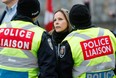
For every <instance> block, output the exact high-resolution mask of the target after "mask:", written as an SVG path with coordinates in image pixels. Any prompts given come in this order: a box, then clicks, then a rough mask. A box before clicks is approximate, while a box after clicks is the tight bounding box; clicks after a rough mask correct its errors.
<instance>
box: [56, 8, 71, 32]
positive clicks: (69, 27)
mask: <svg viewBox="0 0 116 78" xmlns="http://www.w3.org/2000/svg"><path fill="white" fill-rule="evenodd" d="M59 11H60V12H61V13H62V14H63V15H64V17H65V18H66V20H67V23H68V31H69V32H71V31H72V25H71V23H70V21H69V11H68V10H67V9H64V8H61V9H59V10H57V11H56V12H55V13H54V14H56V13H57V12H59Z"/></svg>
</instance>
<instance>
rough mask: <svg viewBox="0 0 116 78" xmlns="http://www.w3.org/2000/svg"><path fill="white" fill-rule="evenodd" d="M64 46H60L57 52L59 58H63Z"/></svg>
mask: <svg viewBox="0 0 116 78" xmlns="http://www.w3.org/2000/svg"><path fill="white" fill-rule="evenodd" d="M65 51H66V50H65V46H61V48H60V52H59V56H60V58H63V57H64V55H65Z"/></svg>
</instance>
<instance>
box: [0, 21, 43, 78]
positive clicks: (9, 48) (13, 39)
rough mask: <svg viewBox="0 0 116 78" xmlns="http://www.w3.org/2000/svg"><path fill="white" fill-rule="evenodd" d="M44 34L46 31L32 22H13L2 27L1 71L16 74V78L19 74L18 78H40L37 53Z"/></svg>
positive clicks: (0, 27)
mask: <svg viewBox="0 0 116 78" xmlns="http://www.w3.org/2000/svg"><path fill="white" fill-rule="evenodd" d="M43 32H44V29H42V28H39V27H37V26H35V25H33V24H32V23H30V22H23V21H12V22H10V23H5V24H2V25H1V26H0V69H1V70H3V71H7V73H9V74H10V71H12V72H15V74H14V76H15V75H16V74H17V73H19V74H20V76H19V77H17V78H22V77H24V78H38V73H39V72H38V71H39V69H38V61H37V51H38V49H39V47H40V43H41V38H42V34H43ZM7 73H6V74H5V75H6V76H7ZM25 74H26V75H25ZM11 75H13V74H12V73H11ZM24 75H25V76H24ZM1 77H2V76H1ZM12 78H15V77H12Z"/></svg>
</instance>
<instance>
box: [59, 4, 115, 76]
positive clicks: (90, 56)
mask: <svg viewBox="0 0 116 78" xmlns="http://www.w3.org/2000/svg"><path fill="white" fill-rule="evenodd" d="M69 19H70V22H71V24H72V25H74V26H75V28H76V30H75V31H73V32H72V33H70V34H69V35H68V36H67V37H66V38H65V39H64V40H63V42H62V44H61V48H60V62H59V65H60V66H59V70H60V78H113V76H114V72H113V69H114V68H115V51H116V40H115V36H114V35H113V34H112V33H111V32H110V31H109V30H108V29H104V28H101V27H95V26H92V25H91V15H90V13H89V10H88V9H87V7H86V6H85V5H82V4H76V5H74V6H73V7H72V8H71V10H70V13H69Z"/></svg>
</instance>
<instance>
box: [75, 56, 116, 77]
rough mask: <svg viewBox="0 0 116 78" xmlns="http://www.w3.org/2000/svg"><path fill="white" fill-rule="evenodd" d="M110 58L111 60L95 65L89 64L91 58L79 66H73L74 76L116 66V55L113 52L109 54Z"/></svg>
mask: <svg viewBox="0 0 116 78" xmlns="http://www.w3.org/2000/svg"><path fill="white" fill-rule="evenodd" d="M108 57H109V58H111V59H112V61H111V62H106V63H101V64H97V65H94V66H87V65H88V64H89V62H90V61H89V60H85V61H83V62H82V64H81V65H80V66H79V67H73V76H74V77H78V76H79V75H81V74H82V73H84V72H91V71H99V70H107V69H111V68H112V69H113V68H115V57H114V55H113V54H111V55H108Z"/></svg>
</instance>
